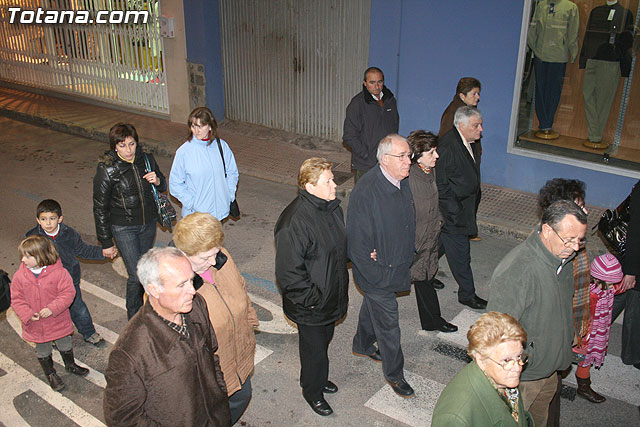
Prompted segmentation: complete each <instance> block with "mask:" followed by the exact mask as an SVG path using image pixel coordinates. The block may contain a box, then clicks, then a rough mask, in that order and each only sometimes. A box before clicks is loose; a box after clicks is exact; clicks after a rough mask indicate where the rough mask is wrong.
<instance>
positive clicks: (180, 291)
mask: <svg viewBox="0 0 640 427" xmlns="http://www.w3.org/2000/svg"><path fill="white" fill-rule="evenodd" d="M137 272H138V278H139V279H140V283H142V286H144V289H145V291H146V292H147V294H148V295H149V300H148V301H147V303H146V304H145V305H144V306H143V307H142V308H141V309H140V310H139V311H138V312H137V313H136V315H135V316H133V317H132V318H131V320H130V321H129V323H128V324H127V326H126V327H125V329H124V331H123V332H122V334H120V338H118V341H117V342H116V344H115V345H114V347H113V350H112V351H111V354H110V355H109V363H108V365H107V369H106V371H105V378H106V380H107V386H106V387H105V391H104V417H105V420H106V422H107V424H108V425H167V426H169V425H171V426H175V425H210V426H230V425H231V414H230V412H229V400H228V398H227V390H226V387H225V382H224V378H223V376H222V371H221V370H220V363H219V361H218V356H216V355H215V354H214V352H215V351H216V350H217V349H218V342H217V340H216V336H215V333H214V331H213V327H212V326H211V323H210V321H209V313H208V311H207V305H206V303H205V302H204V299H203V298H202V297H201V296H200V295H198V294H196V291H195V289H194V288H193V270H192V269H191V264H190V263H189V260H188V259H187V258H186V257H185V256H184V254H183V253H182V252H181V251H180V250H179V249H176V248H172V247H165V248H153V249H151V250H150V251H149V252H147V253H146V254H145V255H143V256H142V258H140V261H138V271H137Z"/></svg>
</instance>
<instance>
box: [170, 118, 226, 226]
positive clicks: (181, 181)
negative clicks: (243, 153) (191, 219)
mask: <svg viewBox="0 0 640 427" xmlns="http://www.w3.org/2000/svg"><path fill="white" fill-rule="evenodd" d="M188 125H189V136H188V137H187V140H186V141H185V143H184V144H182V145H181V146H180V148H178V150H177V151H176V156H175V158H174V160H173V165H172V166H171V173H170V175H169V192H170V193H171V195H172V196H174V197H175V198H176V199H178V200H180V203H182V216H183V217H185V216H187V215H189V214H191V213H194V212H203V213H208V214H211V215H213V216H214V217H216V218H217V219H218V220H220V221H222V220H223V219H225V218H226V217H227V216H229V205H230V204H231V202H233V201H234V200H235V199H236V188H237V187H238V167H237V166H236V160H235V157H234V156H233V153H232V152H231V148H229V145H228V144H227V143H226V142H225V141H224V140H222V139H220V138H218V133H217V129H218V124H217V122H216V119H215V118H214V117H213V113H212V112H211V110H209V109H208V108H207V107H198V108H196V109H195V110H193V111H192V112H191V114H190V115H189V120H188Z"/></svg>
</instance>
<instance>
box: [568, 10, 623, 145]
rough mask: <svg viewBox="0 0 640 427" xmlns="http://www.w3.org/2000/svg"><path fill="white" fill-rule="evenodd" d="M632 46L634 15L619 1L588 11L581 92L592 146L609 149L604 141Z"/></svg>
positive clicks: (581, 62) (581, 52)
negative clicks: (610, 114) (612, 107)
mask: <svg viewBox="0 0 640 427" xmlns="http://www.w3.org/2000/svg"><path fill="white" fill-rule="evenodd" d="M632 45H633V14H632V13H631V11H629V10H628V9H625V8H624V7H622V6H621V5H620V4H619V3H618V2H617V1H616V0H612V1H611V0H610V1H607V2H606V4H604V5H602V6H597V7H595V8H594V9H593V10H592V11H591V13H590V14H589V21H588V22H587V30H586V32H585V34H584V41H583V42H582V49H581V51H580V68H581V69H584V82H583V85H582V95H583V97H584V112H585V116H586V118H587V131H588V133H589V141H588V142H585V144H584V145H586V146H587V147H591V148H607V146H608V145H607V144H606V143H603V142H602V136H603V134H604V130H605V127H606V125H607V121H608V120H609V113H610V112H611V106H612V104H613V100H614V98H615V96H616V93H617V91H618V85H619V83H620V77H621V76H622V77H629V73H630V71H631V47H632Z"/></svg>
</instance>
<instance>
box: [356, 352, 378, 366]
mask: <svg viewBox="0 0 640 427" xmlns="http://www.w3.org/2000/svg"><path fill="white" fill-rule="evenodd" d="M353 355H354V356H360V357H368V358H369V359H371V360H373V361H374V362H378V363H382V356H380V350H376V351H375V352H374V353H371V354H362V353H356V352H355V351H354V352H353Z"/></svg>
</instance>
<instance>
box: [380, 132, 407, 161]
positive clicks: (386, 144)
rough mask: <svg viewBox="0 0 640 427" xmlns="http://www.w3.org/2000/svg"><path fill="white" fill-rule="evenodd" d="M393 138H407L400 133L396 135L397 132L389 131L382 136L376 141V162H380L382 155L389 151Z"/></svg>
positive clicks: (403, 139) (405, 140)
mask: <svg viewBox="0 0 640 427" xmlns="http://www.w3.org/2000/svg"><path fill="white" fill-rule="evenodd" d="M394 139H397V140H400V141H404V142H407V138H405V137H404V136H402V135H398V134H397V133H390V134H389V135H387V136H385V137H384V138H382V139H381V140H380V142H379V143H378V151H377V152H376V159H378V163H382V156H384V155H385V154H390V153H391V150H392V148H393V147H392V146H393V140H394ZM407 144H408V142H407Z"/></svg>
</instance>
